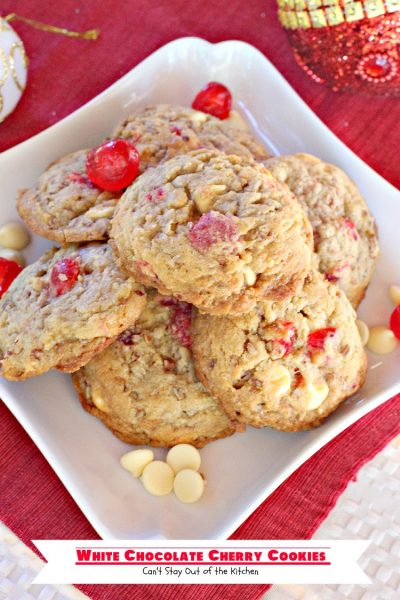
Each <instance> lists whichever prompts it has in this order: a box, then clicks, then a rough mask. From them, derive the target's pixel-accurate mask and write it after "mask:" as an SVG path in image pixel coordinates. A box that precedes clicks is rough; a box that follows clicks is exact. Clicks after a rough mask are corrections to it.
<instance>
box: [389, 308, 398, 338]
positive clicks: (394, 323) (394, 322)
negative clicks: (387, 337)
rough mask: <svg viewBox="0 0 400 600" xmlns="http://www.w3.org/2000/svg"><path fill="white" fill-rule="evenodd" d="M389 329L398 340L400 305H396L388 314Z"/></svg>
mask: <svg viewBox="0 0 400 600" xmlns="http://www.w3.org/2000/svg"><path fill="white" fill-rule="evenodd" d="M390 329H391V330H392V331H393V333H394V335H395V336H396V337H397V339H399V340H400V306H396V308H395V309H394V311H393V312H392V314H391V316H390Z"/></svg>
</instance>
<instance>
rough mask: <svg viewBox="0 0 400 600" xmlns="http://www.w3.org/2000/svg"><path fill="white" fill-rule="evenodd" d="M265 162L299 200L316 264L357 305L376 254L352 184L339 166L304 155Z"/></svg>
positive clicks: (372, 230) (373, 233)
mask: <svg viewBox="0 0 400 600" xmlns="http://www.w3.org/2000/svg"><path fill="white" fill-rule="evenodd" d="M265 164H266V166H267V168H268V169H270V170H271V172H272V174H273V175H274V176H275V177H276V178H277V179H279V180H280V181H282V182H283V183H286V184H287V185H288V186H289V188H290V190H291V191H292V192H293V193H294V195H295V196H296V198H297V199H298V200H299V201H300V202H301V204H302V205H303V207H304V209H305V211H306V214H307V216H308V218H309V219H310V222H311V225H312V227H313V231H314V246H315V252H316V257H317V267H318V268H319V270H320V271H321V272H322V273H323V274H324V275H325V277H326V279H327V280H328V281H330V282H331V283H335V284H336V285H338V286H339V287H340V288H341V289H342V290H343V291H344V293H345V294H346V296H347V297H348V299H349V300H350V302H351V304H352V305H353V306H354V307H355V308H356V307H357V306H358V304H359V303H360V302H361V300H362V299H363V297H364V295H365V291H366V289H367V287H368V284H369V282H370V280H371V277H372V273H373V271H374V268H375V264H376V261H377V258H378V255H379V245H378V236H377V230H376V225H375V220H374V218H373V216H372V215H371V213H370V211H369V209H368V207H367V205H366V203H365V201H364V199H363V197H362V196H361V194H360V192H359V191H358V189H357V187H356V185H355V184H354V183H353V182H352V181H351V180H350V178H349V177H348V176H347V175H346V173H344V171H342V170H341V169H339V168H338V167H335V166H333V165H330V164H327V163H325V162H323V161H322V160H320V159H319V158H316V157H315V156H311V155H309V154H293V155H292V156H278V157H276V158H272V159H270V160H267V161H266V162H265Z"/></svg>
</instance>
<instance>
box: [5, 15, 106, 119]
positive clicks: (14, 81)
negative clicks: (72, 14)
mask: <svg viewBox="0 0 400 600" xmlns="http://www.w3.org/2000/svg"><path fill="white" fill-rule="evenodd" d="M11 21H22V22H24V23H26V24H27V25H30V26H31V27H34V28H35V29H40V30H42V31H47V32H50V33H59V34H62V35H66V36H68V37H75V38H83V39H86V40H95V39H97V37H98V36H99V31H98V30H97V29H90V30H88V31H84V32H82V33H81V32H78V31H70V30H68V29H64V28H62V27H55V26H54V25H48V24H46V23H40V22H39V21H35V20H33V19H28V18H26V17H21V16H19V15H16V14H15V13H12V14H10V15H7V16H6V17H3V18H1V17H0V123H1V122H2V121H4V119H5V118H6V117H8V115H9V114H10V113H12V111H13V110H14V109H15V107H16V106H17V104H18V102H19V101H20V99H21V96H22V94H23V92H24V90H25V87H26V81H27V70H28V62H29V61H28V57H27V55H26V52H25V47H24V44H23V42H22V40H21V38H20V37H19V35H18V34H17V33H16V31H15V30H14V29H13V28H12V27H11V25H10V22H11Z"/></svg>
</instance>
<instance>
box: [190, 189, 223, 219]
mask: <svg viewBox="0 0 400 600" xmlns="http://www.w3.org/2000/svg"><path fill="white" fill-rule="evenodd" d="M225 191H226V185H223V184H218V183H215V184H210V185H206V186H203V187H199V188H197V189H196V190H194V191H193V193H192V198H193V200H194V202H195V204H196V206H197V209H198V210H199V211H200V212H201V213H205V212H208V211H209V210H210V208H211V206H212V205H213V204H214V199H215V196H218V195H219V194H223V193H224V192H225Z"/></svg>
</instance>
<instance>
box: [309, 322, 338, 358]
mask: <svg viewBox="0 0 400 600" xmlns="http://www.w3.org/2000/svg"><path fill="white" fill-rule="evenodd" d="M335 333H336V327H325V328H324V329H316V330H315V331H313V332H312V333H310V334H309V336H308V338H307V345H308V349H309V350H310V352H313V351H315V350H323V349H324V347H325V342H326V340H327V339H328V338H333V337H334V335H335Z"/></svg>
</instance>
